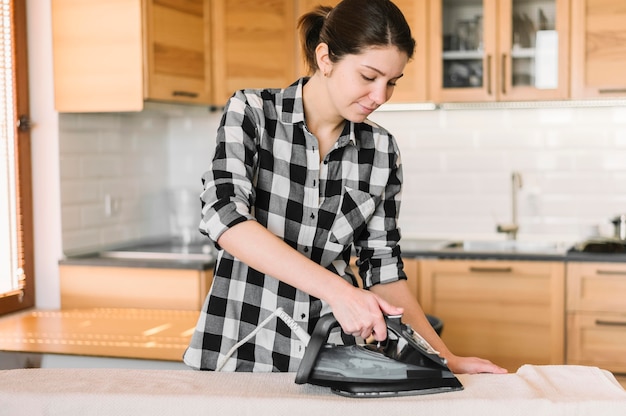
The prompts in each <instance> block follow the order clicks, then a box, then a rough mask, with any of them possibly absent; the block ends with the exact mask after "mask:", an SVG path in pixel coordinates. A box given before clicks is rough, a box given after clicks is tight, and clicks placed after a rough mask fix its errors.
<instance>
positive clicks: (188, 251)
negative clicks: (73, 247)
mask: <svg viewBox="0 0 626 416" xmlns="http://www.w3.org/2000/svg"><path fill="white" fill-rule="evenodd" d="M59 264H71V265H82V266H99V267H141V268H159V269H191V270H208V269H211V268H213V266H214V265H215V255H214V252H213V250H212V248H211V246H210V245H209V244H208V243H207V242H204V241H201V242H193V243H191V244H189V245H182V244H180V243H176V242H173V241H171V240H169V239H168V240H156V241H150V242H144V243H140V244H130V245H125V246H120V247H116V248H113V249H109V250H105V251H102V252H99V253H91V254H86V255H81V256H67V257H66V258H64V259H62V260H60V261H59Z"/></svg>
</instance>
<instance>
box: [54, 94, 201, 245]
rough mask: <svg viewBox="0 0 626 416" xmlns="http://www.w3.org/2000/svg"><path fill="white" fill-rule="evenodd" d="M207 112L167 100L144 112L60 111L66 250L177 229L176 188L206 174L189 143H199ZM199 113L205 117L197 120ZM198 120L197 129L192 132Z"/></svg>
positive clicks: (129, 239) (150, 236)
mask: <svg viewBox="0 0 626 416" xmlns="http://www.w3.org/2000/svg"><path fill="white" fill-rule="evenodd" d="M207 114H208V112H207V110H206V109H198V108H186V107H184V108H180V107H176V106H164V105H160V106H159V105H152V106H148V109H147V110H145V111H143V112H141V113H115V114H60V117H59V130H60V132H59V142H60V144H59V146H60V153H61V155H60V165H61V169H60V170H61V205H62V210H61V212H62V230H63V250H64V252H65V253H66V254H78V253H81V252H89V251H93V250H98V249H100V248H103V247H109V246H115V245H118V244H119V243H125V242H129V241H134V240H139V239H143V238H156V237H161V236H164V235H169V234H170V233H171V226H172V222H171V216H170V213H171V188H172V186H174V185H177V184H178V183H179V182H180V181H181V179H180V178H184V177H186V176H194V177H195V176H197V175H198V174H197V172H190V167H189V163H188V160H187V159H185V158H184V156H183V153H184V152H183V151H182V150H183V149H188V147H187V146H190V145H191V146H193V144H192V143H194V142H193V140H197V138H198V137H199V134H201V133H200V130H201V129H202V127H203V126H204V125H206V124H207V119H208V118H207ZM195 115H201V116H202V117H201V119H202V123H193V122H194V121H195V119H196V118H197V117H195ZM179 118H181V119H184V120H188V122H186V123H178V122H177V120H178V119H179ZM191 123H193V124H194V127H195V131H196V132H195V133H190V132H188V130H189V125H190V124H191ZM173 127H176V131H171V128H173ZM205 147H206V146H205ZM196 151H197V150H196ZM190 153H192V154H193V153H194V151H191V152H190ZM178 155H180V156H178ZM200 170H201V169H200Z"/></svg>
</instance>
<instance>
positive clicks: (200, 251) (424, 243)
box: [59, 239, 626, 270]
mask: <svg viewBox="0 0 626 416" xmlns="http://www.w3.org/2000/svg"><path fill="white" fill-rule="evenodd" d="M400 247H401V249H402V254H403V257H404V258H414V259H419V258H431V259H432V258H437V259H458V260H519V261H564V262H603V263H604V262H615V263H622V262H626V253H616V254H611V253H583V252H576V251H572V250H571V247H572V246H571V245H565V244H562V245H554V246H553V247H552V246H550V245H547V246H546V247H545V248H543V249H541V250H540V249H539V248H540V247H541V246H538V247H539V248H538V249H537V250H530V249H528V248H526V249H518V250H516V249H513V248H511V249H500V250H490V249H489V248H484V247H479V248H476V249H467V248H463V246H462V244H460V245H459V243H458V242H456V241H455V240H445V239H406V240H402V241H401V242H400ZM59 264H65V265H82V266H99V267H142V268H171V269H192V270H209V269H212V268H213V266H214V265H215V260H214V253H213V252H212V251H211V252H209V251H208V250H207V245H206V243H201V244H196V245H193V246H190V247H188V248H187V249H186V250H184V252H181V249H180V246H179V245H175V244H171V243H163V242H159V243H147V244H143V245H134V246H130V247H124V248H120V249H116V250H110V251H108V252H105V253H95V254H90V255H83V256H72V257H66V258H64V259H62V260H60V261H59Z"/></svg>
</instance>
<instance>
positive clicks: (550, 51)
mask: <svg viewBox="0 0 626 416" xmlns="http://www.w3.org/2000/svg"><path fill="white" fill-rule="evenodd" d="M568 4H569V2H568V1H560V0H510V2H506V1H505V2H502V6H501V9H500V15H499V23H500V26H499V27H500V33H499V40H500V45H499V53H500V55H499V59H500V61H499V62H498V68H499V72H500V74H501V79H500V80H499V84H498V86H499V90H498V98H499V99H500V100H542V99H565V98H568V97H567V95H568V94H567V91H568V89H567V85H568V82H569V77H568V72H569V71H568V65H567V63H568V49H569V46H568V45H569V44H568V42H569V33H568V28H569V6H568Z"/></svg>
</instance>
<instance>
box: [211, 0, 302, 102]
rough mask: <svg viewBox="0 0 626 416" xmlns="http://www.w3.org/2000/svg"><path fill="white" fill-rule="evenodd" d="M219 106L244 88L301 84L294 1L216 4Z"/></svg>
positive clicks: (214, 31) (215, 0)
mask: <svg viewBox="0 0 626 416" xmlns="http://www.w3.org/2000/svg"><path fill="white" fill-rule="evenodd" d="M211 3H212V10H211V13H212V21H211V27H212V39H213V48H212V49H213V71H214V76H215V80H216V81H215V103H216V104H218V105H223V104H225V103H226V101H227V100H228V98H229V97H230V96H231V95H232V94H233V93H234V92H235V91H237V90H239V89H243V88H271V87H275V88H284V87H287V86H288V85H290V84H291V83H292V82H294V81H295V80H296V59H297V58H296V47H297V42H296V16H295V6H294V2H293V1H285V0H237V1H233V0H229V1H227V0H213V1H212V2H211Z"/></svg>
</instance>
